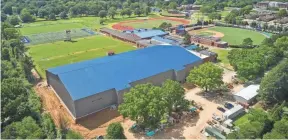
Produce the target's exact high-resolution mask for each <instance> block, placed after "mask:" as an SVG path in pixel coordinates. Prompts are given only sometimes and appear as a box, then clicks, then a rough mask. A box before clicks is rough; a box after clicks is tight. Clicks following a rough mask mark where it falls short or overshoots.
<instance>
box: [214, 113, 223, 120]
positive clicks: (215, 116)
mask: <svg viewBox="0 0 288 140" xmlns="http://www.w3.org/2000/svg"><path fill="white" fill-rule="evenodd" d="M212 118H213V119H214V120H216V121H221V118H220V117H219V116H217V115H216V114H215V113H213V116H212Z"/></svg>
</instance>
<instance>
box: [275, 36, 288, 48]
mask: <svg viewBox="0 0 288 140" xmlns="http://www.w3.org/2000/svg"><path fill="white" fill-rule="evenodd" d="M274 45H275V46H276V47H278V48H280V49H281V50H282V51H288V37H287V36H283V37H281V38H278V39H277V40H276V42H275V43H274Z"/></svg>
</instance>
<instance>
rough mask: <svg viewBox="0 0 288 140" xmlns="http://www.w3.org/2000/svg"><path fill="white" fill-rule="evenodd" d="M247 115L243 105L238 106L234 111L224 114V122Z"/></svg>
mask: <svg viewBox="0 0 288 140" xmlns="http://www.w3.org/2000/svg"><path fill="white" fill-rule="evenodd" d="M244 113H245V109H244V108H243V107H242V106H241V105H236V106H234V107H233V108H232V109H230V110H227V111H226V112H225V113H224V114H223V118H224V120H228V119H231V120H233V119H235V118H236V117H238V116H240V115H242V114H244Z"/></svg>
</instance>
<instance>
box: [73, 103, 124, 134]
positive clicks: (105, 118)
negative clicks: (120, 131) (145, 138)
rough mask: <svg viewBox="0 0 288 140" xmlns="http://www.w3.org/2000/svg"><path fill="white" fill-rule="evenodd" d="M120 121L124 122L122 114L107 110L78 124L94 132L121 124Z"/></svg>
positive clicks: (83, 119)
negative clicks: (112, 124) (113, 124)
mask: <svg viewBox="0 0 288 140" xmlns="http://www.w3.org/2000/svg"><path fill="white" fill-rule="evenodd" d="M119 120H122V117H121V115H120V113H119V112H118V111H117V110H111V109H110V108H107V109H104V110H102V111H99V112H96V113H94V114H91V115H89V116H86V117H84V118H81V119H79V120H77V124H79V125H82V126H83V127H85V128H87V129H89V130H93V129H95V128H102V127H107V126H108V125H109V124H110V123H112V122H119Z"/></svg>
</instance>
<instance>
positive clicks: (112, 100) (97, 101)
mask: <svg viewBox="0 0 288 140" xmlns="http://www.w3.org/2000/svg"><path fill="white" fill-rule="evenodd" d="M74 103H75V110H76V118H79V117H83V116H85V115H89V114H91V113H94V112H97V111H100V110H102V109H104V108H107V107H110V106H112V105H117V103H118V100H117V93H116V90H115V89H110V90H106V91H104V92H100V93H95V94H94V95H92V96H88V97H85V98H82V99H79V100H76V101H75V102H74Z"/></svg>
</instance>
